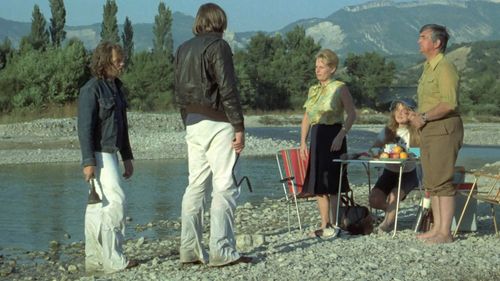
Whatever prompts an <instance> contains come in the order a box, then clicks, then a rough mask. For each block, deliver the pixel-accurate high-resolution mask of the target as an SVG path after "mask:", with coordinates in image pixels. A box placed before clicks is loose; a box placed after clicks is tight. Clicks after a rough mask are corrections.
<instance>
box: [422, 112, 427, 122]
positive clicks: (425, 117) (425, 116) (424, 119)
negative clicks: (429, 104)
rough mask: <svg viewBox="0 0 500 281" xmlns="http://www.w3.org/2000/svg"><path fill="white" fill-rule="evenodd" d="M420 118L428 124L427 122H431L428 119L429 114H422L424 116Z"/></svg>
mask: <svg viewBox="0 0 500 281" xmlns="http://www.w3.org/2000/svg"><path fill="white" fill-rule="evenodd" d="M420 116H422V120H423V121H424V123H427V121H429V120H428V119H427V113H425V112H424V113H422V115H420Z"/></svg>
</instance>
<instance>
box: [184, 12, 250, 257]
mask: <svg viewBox="0 0 500 281" xmlns="http://www.w3.org/2000/svg"><path fill="white" fill-rule="evenodd" d="M226 27H227V18H226V14H225V12H224V11H223V10H222V9H221V8H220V7H219V6H217V5H215V4H212V3H208V4H204V5H201V6H200V8H199V10H198V13H197V15H196V19H195V22H194V25H193V33H194V34H195V36H194V37H193V38H192V39H190V40H188V41H186V42H184V43H183V44H182V45H181V46H180V47H179V49H178V50H177V53H176V57H175V97H176V102H177V105H178V106H179V108H180V111H181V116H182V120H183V122H184V125H185V126H186V142H187V146H188V162H189V185H188V186H187V188H186V191H185V193H184V196H183V199H182V231H181V247H180V260H181V263H184V264H189V263H203V264H205V263H207V262H208V258H209V259H210V265H211V266H224V265H231V264H235V263H238V262H250V261H251V259H250V258H248V257H244V256H241V255H240V254H239V253H238V252H237V251H236V242H235V238H234V230H233V225H234V212H235V208H236V199H237V198H238V196H239V194H240V190H239V188H238V187H236V186H235V185H234V182H233V179H232V166H233V164H234V162H235V160H236V153H240V152H241V151H242V150H243V148H244V145H245V135H244V123H243V113H242V109H241V105H240V99H239V93H238V90H237V88H236V77H235V73H234V65H233V60H232V52H231V48H230V47H229V45H228V44H227V42H226V41H224V40H223V39H222V34H223V32H224V31H225V29H226ZM210 178H211V179H212V188H213V191H212V202H211V204H212V205H211V208H210V243H209V248H210V252H209V255H207V253H206V250H205V249H204V248H203V244H202V239H203V237H202V229H203V213H204V199H205V194H206V193H207V192H208V190H209V184H210V183H209V180H210Z"/></svg>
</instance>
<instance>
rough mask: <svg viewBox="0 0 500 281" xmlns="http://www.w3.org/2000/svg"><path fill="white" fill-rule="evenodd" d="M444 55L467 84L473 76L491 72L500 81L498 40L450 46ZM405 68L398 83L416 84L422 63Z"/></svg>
mask: <svg viewBox="0 0 500 281" xmlns="http://www.w3.org/2000/svg"><path fill="white" fill-rule="evenodd" d="M446 57H447V58H448V59H449V60H450V61H451V62H452V63H453V64H454V65H455V66H456V67H457V70H458V72H459V73H460V76H461V83H463V84H464V85H467V83H468V82H470V81H468V80H470V79H471V78H472V77H473V76H477V75H481V74H484V73H488V74H491V75H493V76H495V77H496V79H497V80H499V81H500V40H496V41H478V42H473V43H462V44H456V45H453V46H450V48H449V50H448V51H447V52H446ZM423 62H424V58H423V57H422V58H421V63H418V64H416V65H413V66H411V67H408V68H406V69H405V70H403V71H401V72H400V73H399V74H398V84H401V85H416V84H417V83H418V79H419V78H420V74H421V73H422V63H423Z"/></svg>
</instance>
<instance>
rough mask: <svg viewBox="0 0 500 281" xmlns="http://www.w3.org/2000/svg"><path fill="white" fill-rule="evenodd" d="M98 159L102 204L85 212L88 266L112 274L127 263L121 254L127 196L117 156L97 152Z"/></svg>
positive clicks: (97, 188)
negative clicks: (121, 183) (122, 184)
mask: <svg viewBox="0 0 500 281" xmlns="http://www.w3.org/2000/svg"><path fill="white" fill-rule="evenodd" d="M95 157H96V162H97V164H96V171H95V172H96V173H95V177H96V180H95V184H96V191H97V193H98V194H99V197H100V198H101V199H102V203H97V204H90V205H87V209H86V212H85V266H86V269H87V270H104V272H107V273H111V272H116V271H119V270H122V269H124V268H125V267H126V266H127V263H128V261H127V259H126V258H125V256H124V255H123V250H122V243H123V238H124V235H125V206H126V202H125V194H124V193H123V190H122V188H121V186H120V182H121V177H120V169H119V166H118V157H117V155H116V153H104V152H96V153H95Z"/></svg>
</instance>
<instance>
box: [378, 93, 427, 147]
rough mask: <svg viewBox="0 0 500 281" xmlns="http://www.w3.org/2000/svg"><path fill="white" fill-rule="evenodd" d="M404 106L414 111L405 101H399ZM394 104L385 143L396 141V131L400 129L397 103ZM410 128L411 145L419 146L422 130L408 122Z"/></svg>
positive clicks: (386, 130)
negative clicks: (397, 117) (396, 115)
mask: <svg viewBox="0 0 500 281" xmlns="http://www.w3.org/2000/svg"><path fill="white" fill-rule="evenodd" d="M398 104H401V105H402V106H404V107H405V108H406V109H407V110H409V111H413V110H412V109H411V108H409V107H408V106H406V105H405V104H404V103H402V102H399V103H398ZM398 104H396V106H394V109H393V110H392V111H391V116H390V117H389V122H388V123H387V126H385V139H384V142H385V143H395V142H396V132H397V131H398V127H399V124H398V122H397V121H396V117H395V114H396V109H397V105H398ZM408 130H409V131H410V147H419V146H420V130H418V129H417V128H415V127H413V126H411V125H410V124H408Z"/></svg>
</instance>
